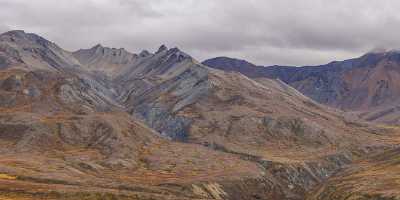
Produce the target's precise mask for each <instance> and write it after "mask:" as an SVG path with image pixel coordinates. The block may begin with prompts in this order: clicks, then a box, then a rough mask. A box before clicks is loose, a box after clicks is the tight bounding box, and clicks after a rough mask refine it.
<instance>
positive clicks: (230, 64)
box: [203, 50, 400, 125]
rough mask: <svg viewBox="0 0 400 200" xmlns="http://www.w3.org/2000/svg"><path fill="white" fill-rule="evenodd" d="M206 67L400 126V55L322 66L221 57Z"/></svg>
mask: <svg viewBox="0 0 400 200" xmlns="http://www.w3.org/2000/svg"><path fill="white" fill-rule="evenodd" d="M203 64H205V65H207V66H210V67H213V68H216V69H221V70H227V71H236V72H240V73H242V74H245V75H246V76H248V77H251V78H256V79H257V78H262V77H264V78H272V79H280V80H282V81H283V82H285V83H287V84H289V85H290V86H292V87H293V88H295V89H297V90H298V91H300V92H301V93H303V94H304V95H306V96H308V97H310V98H311V99H313V100H315V101H317V102H319V103H321V104H325V105H328V106H331V107H334V108H339V109H341V110H346V111H353V112H354V113H355V114H356V115H357V116H359V117H360V118H361V119H364V120H366V121H371V122H379V123H385V124H391V125H398V124H400V115H399V108H398V105H399V103H400V102H399V101H398V99H399V97H400V93H399V91H400V88H399V85H398V82H399V81H400V71H399V69H400V52H399V51H397V50H392V51H382V52H370V53H367V54H365V55H363V56H361V57H359V58H354V59H349V60H344V61H334V62H331V63H328V64H326V65H320V66H304V67H289V66H268V67H263V66H256V65H254V64H252V63H249V62H247V61H244V60H239V59H234V58H227V57H218V58H213V59H209V60H206V61H204V62H203Z"/></svg>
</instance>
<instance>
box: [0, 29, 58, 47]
mask: <svg viewBox="0 0 400 200" xmlns="http://www.w3.org/2000/svg"><path fill="white" fill-rule="evenodd" d="M0 41H5V42H12V43H18V44H19V45H25V46H30V45H39V46H42V47H48V46H50V45H52V46H54V44H53V43H52V42H50V41H48V40H46V39H44V38H43V37H41V36H39V35H36V34H34V33H26V32H25V31H23V30H12V31H8V32H6V33H3V34H1V35H0Z"/></svg>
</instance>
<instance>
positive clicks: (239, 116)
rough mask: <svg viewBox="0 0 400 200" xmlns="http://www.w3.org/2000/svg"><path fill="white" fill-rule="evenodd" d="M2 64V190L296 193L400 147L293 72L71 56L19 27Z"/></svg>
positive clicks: (158, 57) (76, 194)
mask: <svg viewBox="0 0 400 200" xmlns="http://www.w3.org/2000/svg"><path fill="white" fill-rule="evenodd" d="M0 63H1V69H0V153H1V155H2V156H1V157H0V191H1V192H0V199H2V198H5V199H9V198H12V199H18V198H22V199H26V200H33V199H60V198H61V199H67V200H75V199H174V200H175V199H177V200H179V199H181V200H184V199H185V200H187V199H232V200H239V199H287V200H297V199H304V198H305V195H306V193H307V192H309V191H312V190H313V189H314V188H315V187H317V186H319V185H320V184H321V183H323V182H324V181H326V180H327V179H328V178H329V177H331V176H332V175H333V174H335V173H336V172H337V171H338V170H340V169H341V168H342V167H344V166H347V165H350V164H351V163H352V162H354V161H355V160H358V159H361V158H363V157H364V156H366V155H368V154H371V153H380V152H382V151H384V150H387V149H391V148H393V147H395V146H396V145H397V144H396V143H395V142H394V141H396V140H395V139H394V138H395V136H396V133H397V132H396V131H393V130H392V129H388V128H385V127H375V126H372V125H370V124H366V123H363V122H359V121H357V120H354V119H351V116H348V115H347V114H345V113H343V112H341V111H338V110H335V109H332V108H329V107H326V106H324V105H320V104H319V103H317V102H315V101H313V100H312V99H310V98H308V97H306V96H305V95H303V94H301V93H300V92H298V91H297V90H295V89H294V88H293V87H291V86H289V85H288V84H286V83H285V82H283V81H280V80H272V79H268V78H264V77H257V79H251V78H248V77H246V76H244V75H242V74H240V73H236V72H226V71H222V70H218V69H212V68H209V67H207V66H205V65H203V64H201V63H199V62H198V61H196V60H195V59H194V58H192V57H191V56H190V55H188V54H186V53H185V52H183V51H181V50H180V49H178V48H168V47H166V46H165V45H162V46H160V48H159V49H158V50H157V51H156V52H154V53H150V52H148V51H145V50H144V51H142V52H141V53H139V54H135V53H130V52H128V51H126V50H124V49H117V48H109V47H104V46H102V45H96V46H94V47H92V48H89V49H81V50H78V51H75V52H68V51H66V50H63V49H62V48H61V47H59V46H57V45H56V44H54V43H53V42H50V41H48V40H46V39H44V38H42V37H40V36H38V35H35V34H31V33H25V32H23V31H11V32H7V33H4V34H1V35H0ZM241 65H242V64H240V63H238V64H237V66H241ZM256 68H257V69H258V67H256ZM257 74H258V73H257Z"/></svg>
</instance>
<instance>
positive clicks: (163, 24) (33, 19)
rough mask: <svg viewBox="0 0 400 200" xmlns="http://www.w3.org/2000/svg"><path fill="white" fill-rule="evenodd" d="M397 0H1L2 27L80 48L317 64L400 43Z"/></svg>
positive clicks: (201, 58) (2, 30)
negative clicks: (168, 50)
mask: <svg viewBox="0 0 400 200" xmlns="http://www.w3.org/2000/svg"><path fill="white" fill-rule="evenodd" d="M399 8H400V1H396V0H385V1H382V0H336V1H331V0H297V1H293V0H279V1H276V0H246V1H243V0H201V1H199V0H146V1H142V0H57V1H54V0H35V1H28V0H0V31H1V32H4V31H7V30H11V29H24V30H26V31H28V32H35V33H38V34H40V35H43V36H44V37H46V38H48V39H50V40H52V41H54V42H56V43H58V44H59V45H60V46H62V47H64V48H66V49H69V50H76V49H79V48H88V47H91V46H93V45H95V44H97V43H102V44H103V45H106V46H111V47H124V48H126V49H128V50H131V51H133V52H138V51H140V50H142V49H150V50H154V49H155V48H157V47H158V46H159V45H161V44H167V46H178V47H180V48H181V49H183V50H184V51H186V52H188V53H189V54H191V55H192V56H194V57H195V58H197V59H198V60H203V59H206V58H210V57H215V56H222V55H223V56H231V57H238V58H243V59H247V60H249V61H252V62H255V63H257V64H262V65H272V64H280V65H315V64H323V63H326V62H329V61H332V60H342V59H346V58H351V57H355V56H359V55H361V54H363V53H365V52H367V51H369V50H371V49H374V48H386V49H395V48H400V38H399V37H398V33H400V14H398V9H399Z"/></svg>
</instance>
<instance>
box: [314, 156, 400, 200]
mask: <svg viewBox="0 0 400 200" xmlns="http://www.w3.org/2000/svg"><path fill="white" fill-rule="evenodd" d="M398 162H399V149H395V150H392V151H387V152H385V153H382V154H378V155H375V156H373V157H371V158H369V159H367V160H363V161H360V162H357V163H356V164H353V165H352V166H350V167H348V168H346V169H345V170H344V171H343V172H341V173H339V174H337V175H335V176H334V177H333V178H331V179H330V180H329V181H328V182H327V183H325V184H324V185H323V186H322V187H321V188H319V189H318V190H316V192H314V193H312V194H311V195H310V196H309V197H308V199H324V200H330V199H335V200H340V199H380V200H386V199H387V200H393V199H399V197H400V191H399V188H400V183H399V181H398V180H399V178H400V177H399V175H400V173H399V172H400V168H399V164H398Z"/></svg>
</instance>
